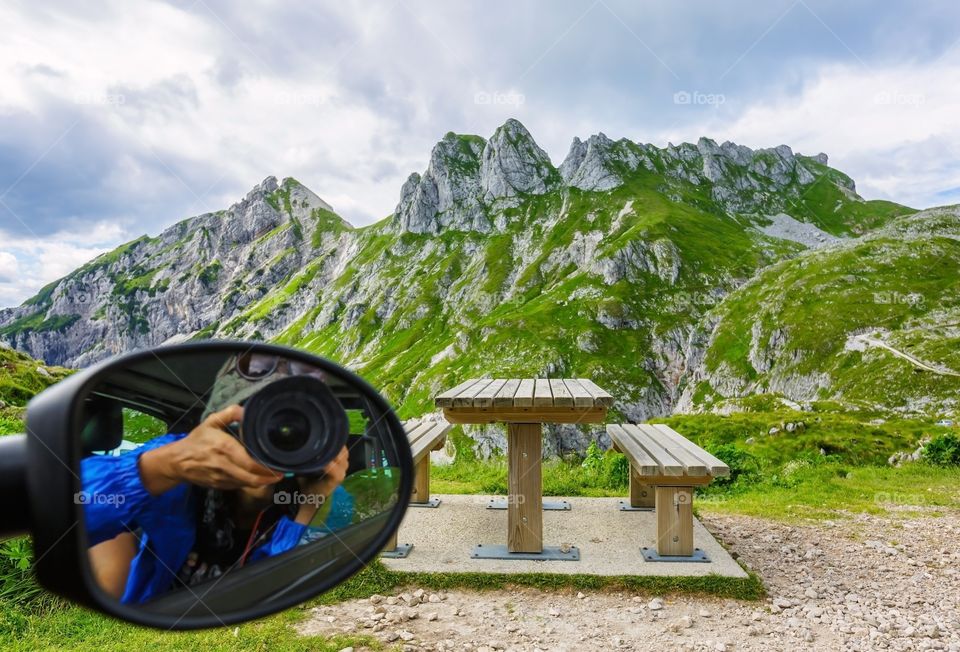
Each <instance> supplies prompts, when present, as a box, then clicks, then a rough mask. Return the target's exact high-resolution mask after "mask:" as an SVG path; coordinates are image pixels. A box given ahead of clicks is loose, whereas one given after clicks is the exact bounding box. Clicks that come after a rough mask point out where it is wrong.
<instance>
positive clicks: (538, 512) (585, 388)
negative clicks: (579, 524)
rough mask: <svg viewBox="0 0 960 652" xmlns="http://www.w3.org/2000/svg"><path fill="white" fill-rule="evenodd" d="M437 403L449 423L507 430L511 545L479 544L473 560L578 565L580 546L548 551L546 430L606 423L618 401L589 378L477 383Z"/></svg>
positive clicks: (465, 384) (446, 394) (442, 396)
mask: <svg viewBox="0 0 960 652" xmlns="http://www.w3.org/2000/svg"><path fill="white" fill-rule="evenodd" d="M435 400H436V405H437V407H439V408H441V409H443V414H444V417H445V418H446V420H447V421H449V422H450V423H454V424H480V423H505V424H506V425H507V469H508V470H507V475H508V483H507V484H508V495H507V500H506V509H507V543H506V545H503V544H493V545H490V544H478V545H477V546H476V547H475V548H474V550H473V554H472V556H473V557H474V558H482V559H545V560H568V561H575V560H577V559H579V558H580V552H579V550H578V549H577V547H576V546H563V547H559V546H544V545H543V514H542V511H543V508H544V504H543V486H542V483H541V478H542V476H541V455H542V441H541V437H542V436H543V427H542V426H543V424H545V423H603V422H604V420H605V419H606V416H607V409H608V408H609V407H610V406H611V405H613V397H612V396H611V395H610V394H608V393H607V392H605V391H604V390H603V389H601V388H600V387H598V386H597V385H596V384H595V383H594V382H593V381H591V380H588V379H584V378H564V379H557V378H551V379H546V378H523V379H519V378H514V379H492V378H473V379H470V380H468V381H466V382H463V383H461V384H459V385H457V386H456V387H454V388H453V389H450V390H448V391H445V392H443V393H442V394H439V395H437V397H436V399H435ZM567 508H568V507H567Z"/></svg>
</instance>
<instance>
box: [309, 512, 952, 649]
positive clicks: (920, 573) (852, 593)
mask: <svg viewBox="0 0 960 652" xmlns="http://www.w3.org/2000/svg"><path fill="white" fill-rule="evenodd" d="M703 522H704V525H706V526H707V528H708V529H709V530H710V531H711V532H713V533H714V534H715V535H716V536H717V538H718V539H720V540H721V541H723V542H724V543H725V544H726V545H727V547H728V548H729V549H730V550H731V552H733V553H735V554H736V555H737V556H739V558H740V559H741V560H742V561H743V562H744V563H745V564H746V565H747V566H748V567H749V568H750V569H751V570H754V571H756V572H757V573H758V574H759V575H760V577H761V578H762V579H763V581H764V584H765V585H766V587H767V589H768V591H769V597H768V598H767V599H766V600H764V601H762V602H739V601H735V600H725V599H717V598H703V597H689V596H669V595H668V596H650V595H644V596H639V595H634V594H627V593H622V592H613V593H604V592H598V591H596V592H586V593H577V592H575V591H564V592H544V591H539V590H536V589H527V588H517V589H511V590H496V591H481V592H477V591H469V590H456V591H446V592H436V593H434V592H430V591H426V592H424V591H422V590H418V589H417V587H408V588H407V589H405V590H404V591H402V592H399V593H398V594H396V595H391V596H375V597H374V598H371V599H370V600H354V601H350V602H347V603H344V604H340V605H334V606H325V607H318V608H316V609H315V610H314V612H313V614H312V615H311V618H310V619H309V620H308V621H306V622H305V623H303V624H302V625H301V626H300V629H301V631H302V632H303V633H323V634H334V633H358V634H369V635H372V636H375V637H378V638H380V639H381V640H382V641H384V643H385V644H386V647H387V649H390V648H391V646H396V647H398V648H399V649H403V650H410V651H413V650H466V651H473V652H491V651H494V650H538V649H539V650H570V651H571V652H573V651H579V650H610V649H619V650H647V649H650V650H757V651H760V650H790V651H795V650H874V649H877V650H883V649H886V650H952V651H960V570H958V568H960V548H958V543H960V513H951V514H949V515H946V516H941V517H936V516H929V517H921V518H916V517H911V518H907V517H903V518H901V517H898V516H893V517H889V518H887V517H884V518H880V517H875V516H855V517H850V518H849V519H844V520H842V521H836V522H825V523H822V524H818V525H816V526H803V527H791V526H786V525H781V524H776V523H772V522H769V521H765V520H761V519H755V518H747V517H739V516H723V517H719V516H715V517H710V516H707V517H705V518H704V519H703Z"/></svg>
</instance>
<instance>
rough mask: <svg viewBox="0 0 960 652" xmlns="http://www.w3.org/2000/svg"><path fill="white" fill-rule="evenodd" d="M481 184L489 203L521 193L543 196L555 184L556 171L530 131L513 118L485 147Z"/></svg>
mask: <svg viewBox="0 0 960 652" xmlns="http://www.w3.org/2000/svg"><path fill="white" fill-rule="evenodd" d="M480 184H481V186H482V188H483V190H484V199H485V200H486V201H487V202H493V201H495V200H497V199H503V198H510V197H515V196H516V195H517V194H519V193H527V194H534V195H541V194H543V193H545V192H547V191H548V190H549V189H550V188H551V187H553V186H554V185H555V184H556V170H555V168H554V167H553V164H552V163H551V162H550V157H549V156H547V153H546V152H545V151H543V150H542V149H541V148H540V146H539V145H537V143H536V142H535V141H534V140H533V137H532V136H531V135H530V132H529V131H527V128H526V127H524V126H523V125H522V124H520V122H519V121H517V120H514V119H513V118H511V119H510V120H507V121H506V122H505V123H504V124H503V125H502V126H501V127H499V128H498V129H497V130H496V131H495V132H493V136H492V137H491V138H490V140H489V141H487V145H486V147H484V148H483V156H482V161H481V166H480Z"/></svg>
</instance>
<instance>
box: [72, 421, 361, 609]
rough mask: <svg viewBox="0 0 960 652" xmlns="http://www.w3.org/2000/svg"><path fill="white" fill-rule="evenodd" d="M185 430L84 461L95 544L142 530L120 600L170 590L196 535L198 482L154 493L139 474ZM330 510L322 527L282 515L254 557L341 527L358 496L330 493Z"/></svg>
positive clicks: (88, 519)
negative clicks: (147, 456)
mask: <svg viewBox="0 0 960 652" xmlns="http://www.w3.org/2000/svg"><path fill="white" fill-rule="evenodd" d="M185 436H186V435H185V434H170V435H163V436H161V437H156V438H154V439H151V440H150V441H148V442H147V443H145V444H143V445H142V446H140V447H139V448H137V449H135V450H132V451H128V452H126V453H123V454H121V455H118V456H111V455H92V456H89V457H86V458H84V459H83V460H81V462H80V477H81V478H82V482H83V491H82V492H81V494H82V496H81V499H82V500H83V505H84V517H85V518H84V520H85V524H86V528H87V539H88V544H89V545H90V546H95V545H96V544H98V543H101V542H103V541H109V540H110V539H113V538H114V537H116V536H117V535H119V534H122V533H124V532H131V531H135V530H137V529H140V530H141V531H142V536H141V539H140V549H139V550H138V551H137V555H136V556H135V557H134V559H133V562H132V563H131V564H130V573H129V575H128V577H127V585H126V589H125V590H124V593H123V596H122V598H121V601H122V602H124V603H140V602H144V601H146V600H149V599H150V598H152V597H155V596H157V595H161V594H163V593H165V592H166V591H169V590H170V589H171V588H172V586H173V583H174V578H175V577H176V575H177V572H178V571H179V570H180V568H181V566H183V563H184V562H185V561H186V559H187V555H188V554H189V553H190V551H191V550H192V549H193V545H194V543H195V541H196V526H197V522H196V521H197V517H196V502H195V501H196V497H195V496H194V492H193V490H192V489H193V485H190V484H189V483H186V482H181V483H180V484H178V485H177V486H176V487H173V488H172V489H170V490H168V491H165V492H164V493H162V494H160V495H158V496H153V495H151V494H150V493H149V492H148V491H147V490H146V488H145V487H144V486H143V482H142V481H141V479H140V467H139V461H140V456H141V455H143V454H144V453H145V452H147V451H149V450H153V449H154V448H158V447H160V446H164V445H166V444H170V443H172V442H175V441H178V440H180V439H182V438H183V437H185ZM331 500H332V504H331V509H330V514H329V516H328V517H327V519H326V522H325V524H324V525H323V526H321V527H319V528H314V527H307V526H305V525H300V524H299V523H296V522H295V521H293V520H291V519H290V518H288V517H286V516H283V517H281V518H280V520H279V521H277V524H276V526H275V528H274V530H273V534H272V536H271V537H270V539H269V540H268V541H267V542H265V543H264V544H263V545H261V546H259V547H258V548H256V549H255V550H253V551H252V552H251V554H250V557H249V559H250V561H256V560H259V559H264V558H266V557H272V556H274V555H278V554H280V553H282V552H286V551H287V550H290V549H291V548H294V547H295V546H297V545H298V544H299V543H300V542H301V539H306V540H315V539H316V534H318V533H323V532H329V531H334V530H338V529H340V528H342V527H346V526H347V525H349V524H350V523H351V521H352V518H353V497H352V496H351V495H350V494H349V493H347V491H346V490H345V489H343V487H337V488H336V490H334V492H333V494H332V495H331Z"/></svg>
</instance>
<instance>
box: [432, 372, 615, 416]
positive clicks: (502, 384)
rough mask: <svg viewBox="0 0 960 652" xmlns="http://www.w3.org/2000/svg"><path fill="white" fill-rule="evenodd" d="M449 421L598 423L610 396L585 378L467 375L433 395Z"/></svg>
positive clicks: (609, 404) (611, 399)
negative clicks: (482, 376)
mask: <svg viewBox="0 0 960 652" xmlns="http://www.w3.org/2000/svg"><path fill="white" fill-rule="evenodd" d="M435 401H436V405H437V407H439V408H443V411H444V414H445V415H447V418H448V420H451V422H452V423H485V422H492V421H507V422H510V421H517V422H534V421H538V420H539V421H542V422H554V423H571V422H575V421H584V422H592V423H598V422H600V421H601V420H602V418H603V417H604V416H605V415H606V412H607V408H608V407H610V406H611V405H613V397H612V396H611V395H610V394H608V393H607V392H606V391H604V390H603V389H601V388H600V387H598V386H597V385H596V383H594V382H593V381H591V380H588V379H586V378H562V379H561V378H549V379H548V378H512V379H504V378H471V379H470V380H468V381H466V382H463V383H460V384H459V385H457V386H456V387H454V388H453V389H450V390H447V391H446V392H443V393H442V394H439V395H437V397H436V399H435Z"/></svg>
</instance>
